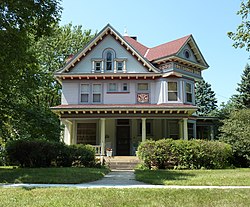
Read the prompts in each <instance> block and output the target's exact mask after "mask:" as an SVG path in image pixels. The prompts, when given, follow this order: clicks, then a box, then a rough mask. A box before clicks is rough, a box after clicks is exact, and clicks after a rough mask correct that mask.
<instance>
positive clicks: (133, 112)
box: [51, 104, 197, 118]
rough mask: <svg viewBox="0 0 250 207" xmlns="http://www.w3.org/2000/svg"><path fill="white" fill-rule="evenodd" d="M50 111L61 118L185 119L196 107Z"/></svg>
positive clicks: (108, 106)
mask: <svg viewBox="0 0 250 207" xmlns="http://www.w3.org/2000/svg"><path fill="white" fill-rule="evenodd" d="M51 109H52V111H53V112H55V113H56V114H58V115H59V116H61V117H62V118H63V117H65V118H66V117H79V118H80V117H107V116H108V117H110V116H112V117H124V116H130V117H136V116H140V117H142V116H146V117H148V116H150V117H164V116H171V117H182V116H183V117H186V116H191V115H192V114H193V113H194V112H195V111H196V110H197V107H196V106H193V105H187V104H134V105H133V104H127V105H126V104H101V105H83V104H82V105H59V106H55V107H51Z"/></svg>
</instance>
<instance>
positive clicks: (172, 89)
mask: <svg viewBox="0 0 250 207" xmlns="http://www.w3.org/2000/svg"><path fill="white" fill-rule="evenodd" d="M168 101H178V83H177V82H168Z"/></svg>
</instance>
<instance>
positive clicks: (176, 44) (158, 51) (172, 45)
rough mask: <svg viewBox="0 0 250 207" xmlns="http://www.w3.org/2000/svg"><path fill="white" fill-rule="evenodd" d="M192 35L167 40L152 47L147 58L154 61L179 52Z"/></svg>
mask: <svg viewBox="0 0 250 207" xmlns="http://www.w3.org/2000/svg"><path fill="white" fill-rule="evenodd" d="M190 36H191V35H188V36H185V37H182V38H180V39H177V40H173V41H171V42H167V43H164V44H161V45H158V46H156V47H153V48H150V49H149V51H148V54H147V55H146V58H147V59H148V60H149V61H153V60H156V59H159V58H162V57H167V56H170V55H175V54H177V53H178V52H179V51H180V49H181V48H182V46H184V44H185V43H186V42H187V40H188V39H189V37H190Z"/></svg>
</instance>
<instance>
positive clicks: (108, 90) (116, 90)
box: [107, 83, 118, 93]
mask: <svg viewBox="0 0 250 207" xmlns="http://www.w3.org/2000/svg"><path fill="white" fill-rule="evenodd" d="M110 84H115V85H116V89H115V90H114V91H112V90H110ZM107 86H108V89H107V92H111V93H112V92H118V83H108V84H107Z"/></svg>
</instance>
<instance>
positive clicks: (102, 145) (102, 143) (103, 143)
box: [100, 118, 105, 164]
mask: <svg viewBox="0 0 250 207" xmlns="http://www.w3.org/2000/svg"><path fill="white" fill-rule="evenodd" d="M100 126H101V164H103V159H104V155H105V118H101V119H100Z"/></svg>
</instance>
